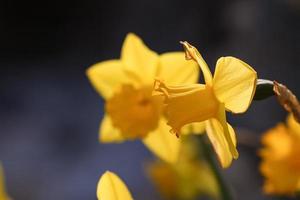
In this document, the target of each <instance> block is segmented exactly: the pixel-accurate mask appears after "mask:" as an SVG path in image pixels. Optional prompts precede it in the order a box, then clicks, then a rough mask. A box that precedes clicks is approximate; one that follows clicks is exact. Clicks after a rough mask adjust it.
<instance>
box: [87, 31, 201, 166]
mask: <svg viewBox="0 0 300 200" xmlns="http://www.w3.org/2000/svg"><path fill="white" fill-rule="evenodd" d="M87 75H88V77H89V79H90V81H91V83H92V85H93V86H94V87H95V89H96V90H97V91H98V92H99V94H100V95H101V96H102V97H103V98H104V99H105V112H106V114H105V116H104V118H103V120H102V123H101V125H100V131H99V132H100V136H99V139H100V141H101V142H106V143H107V142H122V141H125V140H133V139H141V140H142V141H143V143H144V144H145V145H146V146H147V147H148V148H149V149H150V150H151V151H152V152H154V153H155V154H156V155H157V156H158V157H160V158H162V159H163V160H166V161H169V162H174V161H176V159H177V155H178V152H179V148H180V141H179V140H178V139H176V138H174V137H172V136H170V134H169V133H168V131H169V128H168V126H167V125H166V119H165V114H164V108H163V102H162V98H157V97H153V96H152V88H153V81H154V79H155V77H158V76H159V77H162V78H163V79H164V80H165V81H166V83H169V84H192V83H196V82H197V80H198V75H199V70H198V69H197V66H196V64H195V63H194V62H192V61H186V60H185V59H184V53H183V52H170V53H164V54H162V55H158V54H157V53H155V52H153V51H152V50H150V49H149V48H147V47H146V46H145V44H144V43H143V41H142V40H141V39H140V38H138V37H137V36H136V35H134V34H132V33H130V34H128V35H127V37H126V39H125V41H124V44H123V47H122V51H121V58H120V59H115V60H108V61H103V62H100V63H97V64H95V65H93V66H92V67H90V68H89V69H88V70H87ZM202 127H203V125H202ZM186 130H187V131H199V130H201V124H198V125H193V126H190V127H189V128H187V129H186Z"/></svg>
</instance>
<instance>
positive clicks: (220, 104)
mask: <svg viewBox="0 0 300 200" xmlns="http://www.w3.org/2000/svg"><path fill="white" fill-rule="evenodd" d="M182 44H183V46H184V48H185V52H186V59H187V60H190V59H192V60H194V61H196V62H197V64H198V65H199V66H200V68H201V70H202V72H203V75H204V80H205V84H185V85H179V84H177V85H174V86H172V85H170V84H167V83H165V82H164V81H161V80H159V79H157V80H156V82H155V85H154V95H162V96H164V97H165V104H166V112H167V116H168V125H170V126H171V127H172V129H171V132H173V133H175V134H176V135H177V136H178V135H179V134H180V131H181V128H182V126H184V125H186V124H189V123H193V122H202V121H205V123H206V132H207V134H208V137H209V139H210V140H211V142H212V144H213V147H214V149H215V151H216V153H217V155H218V158H219V161H220V162H221V165H222V166H223V167H228V166H229V165H230V163H231V162H232V159H233V158H234V159H236V158H237V157H238V152H237V149H236V138H235V133H234V130H233V128H232V127H231V126H230V125H229V124H228V123H227V122H226V113H225V110H227V111H230V112H232V113H243V112H245V111H246V110H247V108H248V107H249V105H250V103H251V101H252V98H253V95H254V93H255V88H256V80H257V75H256V72H255V71H254V70H253V69H252V68H251V67H250V66H249V65H248V64H246V63H244V62H243V61H241V60H239V59H237V58H234V57H221V58H220V59H219V60H218V61H217V64H216V70H215V74H214V77H212V74H211V72H210V70H209V68H208V66H207V64H206V62H205V61H204V59H203V58H202V56H201V54H200V53H199V52H198V50H197V49H196V48H195V47H193V46H191V45H190V44H189V43H187V42H182Z"/></svg>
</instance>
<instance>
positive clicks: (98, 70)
mask: <svg viewBox="0 0 300 200" xmlns="http://www.w3.org/2000/svg"><path fill="white" fill-rule="evenodd" d="M86 73H87V76H88V78H89V80H90V82H91V83H92V85H93V87H94V88H95V89H96V90H97V92H98V93H99V94H100V95H101V96H102V97H103V98H104V99H108V98H110V97H112V96H113V94H114V92H115V91H116V90H117V89H118V88H119V87H120V86H121V85H122V84H124V83H129V81H130V80H129V79H128V77H127V76H126V74H125V73H124V70H123V64H122V63H121V62H120V61H119V60H109V61H104V62H100V63H97V64H95V65H93V66H91V67H90V68H88V69H87V71H86Z"/></svg>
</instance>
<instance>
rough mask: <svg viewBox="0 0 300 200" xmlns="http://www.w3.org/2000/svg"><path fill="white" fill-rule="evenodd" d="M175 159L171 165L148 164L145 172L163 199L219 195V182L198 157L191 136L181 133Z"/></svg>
mask: <svg viewBox="0 0 300 200" xmlns="http://www.w3.org/2000/svg"><path fill="white" fill-rule="evenodd" d="M182 140H183V142H182V148H181V151H180V156H179V160H178V162H177V163H176V164H175V165H174V164H173V165H172V164H169V163H166V162H162V161H156V162H153V163H150V164H149V165H148V166H147V171H148V174H149V176H150V178H151V180H152V181H153V182H154V184H155V185H156V187H157V188H158V190H159V191H160V193H161V194H162V195H163V196H164V198H165V199H172V200H175V199H176V200H180V199H184V200H193V199H197V198H198V197H199V196H201V195H209V196H211V197H214V198H218V194H219V191H218V183H217V182H216V180H215V178H214V175H213V173H212V171H211V169H210V167H209V166H208V164H207V163H206V162H205V161H204V160H202V159H201V154H200V155H199V153H198V152H199V151H200V150H199V149H198V148H197V147H199V146H200V144H198V143H197V140H195V138H194V137H191V136H188V137H184V138H183V139H182Z"/></svg>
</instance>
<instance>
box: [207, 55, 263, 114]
mask: <svg viewBox="0 0 300 200" xmlns="http://www.w3.org/2000/svg"><path fill="white" fill-rule="evenodd" d="M256 80H257V74H256V72H255V70H253V69H252V68H251V67H250V66H249V65H248V64H246V63H244V62H243V61H241V60H239V59H237V58H234V57H222V58H220V59H219V60H218V62H217V65H216V71H215V75H214V79H213V88H214V91H215V94H216V97H217V98H218V99H219V101H220V102H222V103H224V104H225V108H226V109H227V110H230V111H231V112H233V113H242V112H245V111H246V110H247V109H248V107H249V106H250V104H251V101H252V99H253V96H254V93H255V89H256Z"/></svg>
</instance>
